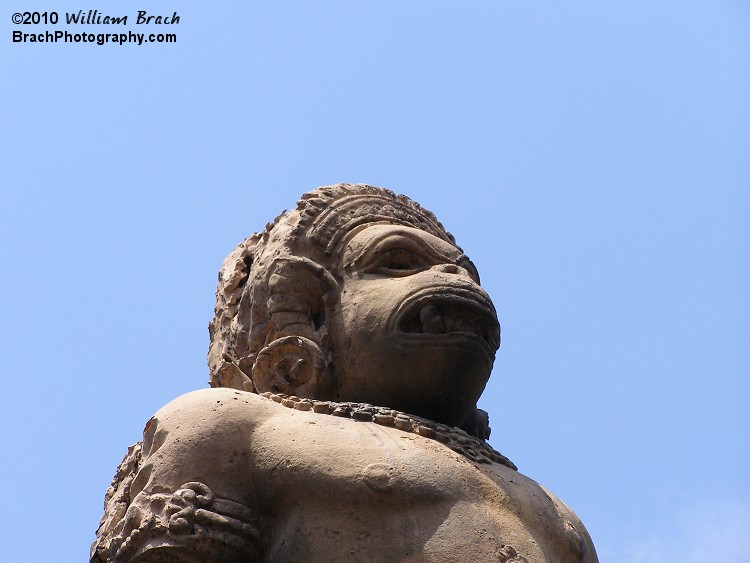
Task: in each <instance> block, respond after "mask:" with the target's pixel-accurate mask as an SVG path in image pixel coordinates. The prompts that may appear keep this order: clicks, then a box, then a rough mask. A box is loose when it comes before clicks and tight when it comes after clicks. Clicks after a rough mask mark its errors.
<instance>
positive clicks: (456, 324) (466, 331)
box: [391, 285, 500, 357]
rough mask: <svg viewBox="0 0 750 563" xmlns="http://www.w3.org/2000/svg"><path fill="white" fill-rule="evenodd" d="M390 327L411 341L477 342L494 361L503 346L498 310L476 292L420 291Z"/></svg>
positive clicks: (444, 287) (453, 289)
mask: <svg viewBox="0 0 750 563" xmlns="http://www.w3.org/2000/svg"><path fill="white" fill-rule="evenodd" d="M391 326H392V327H393V329H395V331H396V332H398V333H400V335H401V336H402V337H403V336H406V337H407V338H410V339H411V338H416V339H419V340H422V341H424V340H430V341H433V340H434V341H440V342H444V341H446V340H456V339H462V340H466V339H469V340H473V341H478V342H480V343H481V345H482V346H483V347H484V348H485V350H486V351H487V352H488V353H489V354H490V355H492V356H493V357H494V354H495V351H496V350H497V348H498V346H499V345H500V325H499V323H498V322H497V315H496V314H495V308H494V307H493V306H492V302H491V301H490V300H489V298H488V297H486V296H484V295H482V294H481V293H479V292H478V291H476V290H475V289H473V288H472V289H468V288H466V289H465V288H462V287H455V286H448V285H439V286H434V287H429V288H426V289H424V290H422V291H419V292H418V293H416V294H414V295H412V296H410V297H409V299H407V300H406V301H404V303H402V304H401V306H400V307H399V308H398V309H397V310H396V312H395V315H394V316H393V318H392V321H391Z"/></svg>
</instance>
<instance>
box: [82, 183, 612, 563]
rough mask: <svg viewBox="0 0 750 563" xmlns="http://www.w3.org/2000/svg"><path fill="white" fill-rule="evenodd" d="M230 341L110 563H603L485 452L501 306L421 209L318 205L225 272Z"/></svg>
mask: <svg viewBox="0 0 750 563" xmlns="http://www.w3.org/2000/svg"><path fill="white" fill-rule="evenodd" d="M210 332H211V346H210V350H209V367H210V371H211V381H210V383H211V385H212V387H215V388H214V389H206V390H202V391H195V392H193V393H188V394H187V395H183V396H182V397H179V398H178V399H176V400H174V401H173V402H171V403H169V404H168V405H166V406H165V407H164V408H162V409H161V410H160V411H159V412H158V413H156V415H155V416H154V417H153V418H152V419H151V420H150V421H149V423H148V424H147V426H146V429H145V431H144V439H143V442H142V444H137V445H136V446H134V447H133V448H131V450H130V451H129V452H128V455H127V456H126V458H125V460H124V461H123V463H122V465H121V466H120V468H119V469H118V472H117V475H116V476H115V479H114V480H113V483H112V486H111V487H110V490H109V491H108V492H107V496H106V500H105V514H104V517H103V518H102V522H101V525H100V528H99V531H98V534H97V540H96V542H95V543H94V545H93V546H92V561H94V562H100V561H115V562H120V561H138V562H145V561H156V562H159V561H164V562H167V561H179V562H197V561H222V562H225V561H226V562H232V561H238V562H239V561H430V562H442V561H445V562H458V561H472V562H478V561H509V562H523V561H526V562H531V563H536V562H539V563H542V562H560V563H568V562H570V563H573V562H576V563H577V562H595V561H597V558H596V554H595V551H594V547H593V545H592V543H591V540H590V538H589V536H588V533H587V532H586V530H585V528H584V527H583V525H582V524H581V522H580V521H579V520H578V518H577V517H576V516H575V514H573V512H572V511H571V510H570V509H569V508H568V507H567V506H565V505H564V504H563V503H562V502H560V501H559V500H557V499H556V498H555V497H554V496H553V495H552V494H551V493H549V492H548V491H547V490H546V489H544V488H543V487H541V486H540V485H539V484H537V483H536V482H534V481H532V480H531V479H529V478H527V477H525V476H523V475H522V474H520V473H518V472H517V471H516V469H515V466H514V465H513V464H512V463H511V462H510V461H509V460H508V459H507V458H505V457H504V456H503V455H502V454H500V453H499V452H496V451H495V450H494V449H492V448H491V447H490V446H489V444H487V442H486V441H485V440H486V438H488V437H489V425H488V417H487V414H486V413H484V412H483V411H481V410H479V409H477V407H476V402H477V399H478V398H479V396H480V395H481V393H482V391H483V389H484V386H485V384H486V382H487V379H488V378H489V375H490V371H491V369H492V363H493V361H494V356H495V351H496V349H497V347H498V345H499V340H500V329H499V324H498V322H497V316H496V313H495V309H494V307H493V305H492V302H491V300H490V298H489V296H488V295H487V294H486V293H485V292H484V290H482V289H481V287H480V286H479V277H478V274H477V272H476V269H475V268H474V266H473V264H472V263H471V262H470V261H469V259H468V258H467V257H466V256H465V255H464V254H463V251H462V250H461V249H460V248H459V247H458V246H456V244H455V241H454V240H453V237H452V236H451V235H450V234H449V233H448V232H447V231H445V229H444V228H443V226H442V225H441V224H440V223H439V222H438V221H437V219H436V218H435V216H434V215H433V214H432V213H430V212H428V211H426V210H424V209H423V208H421V207H420V206H419V205H417V204H416V203H414V202H413V201H411V200H410V199H408V198H406V197H405V196H397V195H395V194H393V193H392V192H390V191H388V190H384V189H381V188H374V187H371V186H363V185H349V184H341V185H337V186H329V187H324V188H319V189H318V190H315V191H313V192H310V193H308V194H305V195H304V196H303V198H302V200H301V201H300V202H299V204H298V206H297V209H295V210H293V211H291V212H290V213H287V214H285V215H282V216H280V217H279V218H277V219H276V221H274V222H273V223H271V224H269V225H268V226H267V228H266V230H265V231H264V232H262V233H259V234H256V235H253V236H252V237H250V238H248V239H246V240H245V241H244V242H243V243H241V244H240V245H239V246H238V247H237V248H236V249H235V250H234V251H233V252H232V253H231V254H230V255H229V257H228V258H227V259H226V260H225V262H224V264H223V266H222V269H221V272H220V274H219V286H218V289H217V305H216V311H215V318H214V320H213V321H212V323H211V327H210Z"/></svg>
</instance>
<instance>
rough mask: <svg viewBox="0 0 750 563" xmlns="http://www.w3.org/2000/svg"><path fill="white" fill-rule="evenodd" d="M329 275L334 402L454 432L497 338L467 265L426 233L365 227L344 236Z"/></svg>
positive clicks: (480, 385)
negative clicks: (400, 414) (332, 281)
mask: <svg viewBox="0 0 750 563" xmlns="http://www.w3.org/2000/svg"><path fill="white" fill-rule="evenodd" d="M336 274H337V277H338V278H339V279H340V280H341V281H340V283H341V300H340V307H339V308H338V309H337V311H336V313H335V314H334V319H333V327H332V328H333V331H332V332H333V335H332V336H333V340H334V347H335V352H336V359H335V360H334V362H335V363H336V365H337V388H336V398H337V399H338V400H345V401H359V402H368V403H372V404H375V405H381V406H388V407H391V408H394V409H397V410H402V411H405V412H409V413H412V414H417V415H421V416H424V417H427V418H430V419H432V420H436V421H440V422H443V423H445V424H451V425H460V424H462V423H463V421H464V420H465V419H466V418H467V417H468V416H469V414H470V413H471V412H473V409H474V407H475V405H476V401H477V399H478V398H479V396H480V394H481V393H482V390H483V389H484V386H485V384H486V382H487V379H488V378H489V375H490V371H491V370H492V362H493V361H494V357H495V351H496V350H497V347H498V345H499V335H500V332H499V325H498V322H497V317H496V314H495V309H494V307H493V306H492V302H491V300H490V298H489V296H488V295H487V294H486V293H485V292H484V291H483V290H482V289H481V288H480V287H479V282H478V275H477V273H476V269H475V268H474V265H473V264H472V263H471V262H470V261H469V259H468V258H467V257H466V256H464V255H463V253H462V252H461V251H460V250H459V249H458V248H456V247H455V246H453V245H452V244H450V243H448V242H446V241H444V240H442V239H440V238H438V237H436V236H434V235H431V234H429V233H427V232H424V231H420V230H418V229H414V228H410V227H405V226H398V225H388V224H374V225H372V224H371V225H368V226H366V227H364V228H362V229H360V230H358V231H354V233H353V234H351V235H350V238H349V240H348V242H347V243H346V244H345V246H344V249H343V251H342V253H341V259H340V263H339V267H338V271H337V272H336Z"/></svg>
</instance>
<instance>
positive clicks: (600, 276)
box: [0, 0, 750, 563]
mask: <svg viewBox="0 0 750 563" xmlns="http://www.w3.org/2000/svg"><path fill="white" fill-rule="evenodd" d="M16 4H17V5H14V4H13V3H10V2H7V1H6V2H3V8H4V10H3V12H2V13H0V16H1V18H2V21H3V22H4V23H3V24H2V28H3V29H4V31H3V37H2V40H0V62H1V63H2V71H3V78H2V87H1V88H0V97H1V98H0V101H1V102H2V103H0V112H1V113H2V121H1V122H0V123H1V125H0V131H2V132H1V133H0V155H1V156H0V159H1V161H0V162H1V163H2V166H0V188H1V189H2V200H1V204H0V233H1V234H2V241H3V242H2V246H1V249H0V262H1V263H2V274H1V275H0V292H1V295H2V302H1V303H0V311H1V315H2V317H1V318H2V324H1V325H0V331H2V337H1V338H0V346H1V347H2V354H3V357H4V358H5V361H4V366H3V382H4V392H3V394H2V408H1V409H0V417H1V418H0V422H1V426H2V438H3V445H4V463H3V464H2V465H0V477H1V480H2V483H3V485H4V491H3V501H2V503H0V524H1V527H2V536H3V541H2V545H0V560H2V561H40V562H75V561H83V560H85V558H86V557H87V552H88V548H89V544H90V543H91V541H92V540H93V539H94V532H95V530H96V527H97V524H98V520H99V517H100V516H101V513H102V504H103V496H104V492H105V490H106V488H107V485H108V484H109V481H110V479H111V478H112V475H113V474H114V471H115V468H116V466H117V464H118V463H119V461H120V459H121V458H122V456H123V454H124V453H125V451H126V448H127V446H128V445H130V444H131V443H133V442H135V441H137V440H138V439H139V436H140V432H141V431H142V428H143V425H144V423H145V422H146V421H147V420H148V418H149V417H150V416H151V415H152V414H153V413H154V412H155V411H156V410H157V409H158V408H159V407H160V406H162V405H163V404H165V403H166V402H168V401H170V400H171V399H173V398H174V397H176V396H178V395H180V394H182V393H184V392H186V391H189V390H192V389H198V388H202V387H205V386H206V380H207V368H206V365H205V355H206V351H207V346H208V331H207V325H208V322H209V320H210V319H211V316H212V310H213V293H214V289H215V281H216V274H217V271H218V268H219V265H220V264H221V261H222V260H223V258H224V257H225V256H226V254H227V253H228V252H229V251H230V250H231V249H232V248H233V247H234V246H235V245H236V244H237V243H238V242H239V241H240V240H242V239H243V238H244V237H245V236H247V235H248V234H250V233H252V232H254V231H256V230H260V229H261V228H262V227H263V226H264V225H265V223H266V222H267V221H269V220H271V219H272V218H273V217H275V216H276V215H277V214H278V213H279V212H280V211H281V210H282V209H288V208H290V207H292V206H293V205H294V203H295V201H296V199H297V198H298V196H299V195H300V194H301V193H302V192H304V191H307V190H310V189H312V188H315V187H317V186H319V185H323V184H330V183H336V182H342V181H347V182H365V183H370V184H374V185H380V186H386V187H390V188H392V189H394V190H396V191H398V192H401V193H406V194H407V195H410V196H411V197H412V198H414V199H415V200H417V201H419V202H420V203H422V204H423V205H424V206H426V207H427V208H429V209H431V210H433V211H434V212H435V213H436V214H437V215H438V217H439V218H440V219H441V220H442V222H443V223H444V224H445V225H446V226H447V228H448V229H449V230H451V231H452V232H453V233H454V235H455V236H456V238H457V239H458V241H459V244H460V245H461V246H462V247H463V248H464V250H465V251H466V252H467V254H468V255H469V256H470V257H471V258H472V259H473V261H474V262H475V263H476V264H477V266H478V268H479V271H480V273H481V276H482V281H483V285H484V286H485V288H486V289H487V290H488V291H489V293H490V294H491V295H492V297H493V299H494V301H495V303H496V306H497V308H498V312H499V315H500V320H501V324H502V328H503V344H502V346H501V348H500V352H499V354H498V358H497V361H496V364H495V369H494V372H493V377H492V379H491V381H490V384H489V385H488V387H487V390H486V392H485V395H484V397H483V398H482V401H481V403H480V404H481V406H482V407H483V408H485V409H486V410H488V411H489V412H490V415H491V422H492V427H493V434H492V439H491V443H492V444H493V445H494V446H495V448H497V449H498V450H499V451H501V452H502V453H504V454H505V455H507V456H508V457H510V458H511V459H512V460H514V461H515V463H516V464H517V465H518V467H519V469H520V471H522V472H523V473H525V474H526V475H528V476H530V477H532V478H533V479H535V480H537V481H539V482H541V483H542V484H544V485H546V486H547V487H548V488H549V489H551V490H552V491H553V492H555V493H556V494H557V495H558V496H559V497H561V498H562V499H563V500H564V501H566V502H567V503H568V504H569V505H570V506H571V507H572V508H573V509H574V510H575V511H576V512H577V513H578V515H579V516H580V517H581V519H582V520H583V522H584V523H585V524H586V526H587V527H588V529H589V532H590V533H591V536H592V537H593V540H594V543H595V544H596V546H597V549H598V551H599V554H600V558H601V560H602V561H603V562H613V563H629V562H638V563H652V562H653V563H657V562H658V563H677V562H680V563H685V562H688V563H690V562H698V561H707V560H712V561H721V562H722V563H746V562H747V561H748V560H749V559H748V557H749V556H748V553H750V539H749V538H750V535H748V534H747V533H746V532H747V530H748V529H750V484H748V483H749V481H748V475H749V474H750V471H749V470H750V446H749V444H750V440H749V438H750V430H749V429H750V424H749V423H750V415H749V414H748V412H749V409H748V405H749V404H750V400H749V399H750V383H749V379H750V378H748V375H750V351H749V347H748V344H750V294H749V293H748V290H747V282H748V280H749V279H750V256H749V253H748V249H749V248H750V245H749V243H750V221H749V219H750V4H748V2H746V1H742V0H735V1H729V0H712V1H710V2H709V1H702V2H699V1H691V0H687V1H676V0H674V1H666V0H647V1H646V0H628V1H627V2H625V1H613V2H594V1H579V0H572V1H568V2H551V1H540V2H533V3H531V2H507V1H492V2H490V1H486V2H476V1H467V2H447V1H437V0H436V1H426V0H417V1H413V2H403V1H387V0H378V1H377V2H360V1H353V2H352V1H349V2H343V1H341V2H314V3H313V2H282V1H273V2H271V1H268V2H264V3H259V2H247V3H240V2H228V1H218V2H214V3H205V2H201V3H199V2H192V1H187V0H182V1H180V2H171V3H170V2H166V1H163V0H161V1H159V2H156V1H152V2H146V3H143V6H139V5H137V4H134V3H133V2H131V1H119V0H116V1H115V0H108V1H107V2H100V3H99V4H98V5H97V4H90V5H87V6H84V5H78V4H75V3H73V2H69V1H63V2H54V3H53V2H46V3H43V2H23V3H21V2H16ZM21 4H23V9H32V10H39V11H45V10H55V11H57V12H58V13H59V14H61V19H62V18H63V17H64V13H65V12H66V11H70V12H74V11H77V10H79V9H86V10H88V9H98V10H100V11H101V12H102V13H105V14H109V15H129V20H130V21H129V23H128V25H127V26H125V27H124V28H123V26H104V25H101V26H89V27H86V26H81V25H79V26H77V27H76V26H67V25H62V24H59V25H57V26H50V27H49V29H51V30H53V31H54V30H67V31H71V32H80V31H87V32H94V33H105V32H110V31H111V28H112V27H117V28H118V29H116V31H118V32H120V31H123V29H124V31H125V32H128V31H131V32H143V31H145V32H146V33H151V32H174V33H177V43H175V44H147V45H141V46H138V45H122V46H120V45H113V44H108V45H102V46H98V45H95V44H83V43H82V44H67V45H66V44H61V43H60V44H20V43H13V42H12V32H13V31H14V30H21V31H23V32H31V31H36V32H39V31H43V30H44V29H45V28H44V26H29V25H14V24H13V22H12V21H11V16H12V13H13V12H15V11H16V10H19V9H21ZM151 6H153V7H151ZM143 7H146V8H149V13H153V14H154V15H156V14H169V15H171V14H172V12H173V11H175V10H177V11H178V13H179V16H180V22H179V24H178V25H174V26H172V27H171V28H167V26H162V27H157V26H154V25H152V26H150V27H149V28H148V29H146V30H143V29H140V28H144V27H147V26H137V25H135V23H134V22H135V17H136V14H137V11H138V9H142V8H143ZM121 28H122V29H121Z"/></svg>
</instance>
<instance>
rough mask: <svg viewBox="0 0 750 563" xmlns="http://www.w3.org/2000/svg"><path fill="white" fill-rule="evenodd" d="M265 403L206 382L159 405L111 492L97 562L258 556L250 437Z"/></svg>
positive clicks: (258, 531) (98, 541)
mask: <svg viewBox="0 0 750 563" xmlns="http://www.w3.org/2000/svg"><path fill="white" fill-rule="evenodd" d="M262 407H263V404H262V401H259V400H258V397H257V396H256V395H253V394H250V393H245V392H239V391H235V390H230V389H207V390H203V391H196V392H193V393H188V394H187V395H183V396H182V397H179V398H178V399H176V400H175V401H172V402H171V403H169V404H168V405H166V406H165V407H164V408H162V409H161V410H160V411H159V412H158V413H157V414H156V415H155V416H154V417H153V418H152V419H151V420H150V421H149V422H148V424H147V425H146V429H145V430H144V439H143V442H139V443H138V444H136V445H134V446H131V448H130V449H129V450H128V454H127V455H126V456H125V459H124V460H123V462H122V463H121V464H120V467H119V468H118V470H117V474H116V475H115V478H114V480H113V482H112V485H111V486H110V488H109V490H108V491H107V495H106V498H105V513H104V516H103V517H102V521H101V524H100V526H99V530H98V532H97V539H96V541H95V542H94V544H93V546H92V550H91V561H92V563H103V562H113V563H119V562H136V561H137V562H139V563H141V562H146V561H165V560H169V561H171V560H175V561H186V562H193V561H195V562H198V561H206V560H211V559H212V560H216V561H227V562H233V561H237V562H239V561H243V562H246V561H257V560H259V558H260V554H261V552H262V534H261V527H262V522H261V521H260V520H259V518H258V517H257V514H256V512H255V511H254V505H255V504H256V503H255V495H254V487H253V483H252V482H251V480H252V452H251V449H250V436H251V434H252V431H253V429H254V427H255V426H256V421H257V420H260V416H259V412H258V411H259V410H263V408H262ZM164 557H167V559H164Z"/></svg>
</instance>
